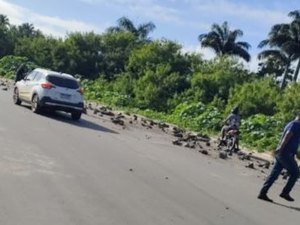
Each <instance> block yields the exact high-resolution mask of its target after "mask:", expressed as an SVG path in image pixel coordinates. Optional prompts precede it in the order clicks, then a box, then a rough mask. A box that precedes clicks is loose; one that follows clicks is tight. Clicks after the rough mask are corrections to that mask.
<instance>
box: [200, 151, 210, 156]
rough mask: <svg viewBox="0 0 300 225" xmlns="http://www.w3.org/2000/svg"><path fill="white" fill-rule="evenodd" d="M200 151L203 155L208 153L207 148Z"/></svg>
mask: <svg viewBox="0 0 300 225" xmlns="http://www.w3.org/2000/svg"><path fill="white" fill-rule="evenodd" d="M199 152H200V153H202V154H203V155H208V151H207V150H199Z"/></svg>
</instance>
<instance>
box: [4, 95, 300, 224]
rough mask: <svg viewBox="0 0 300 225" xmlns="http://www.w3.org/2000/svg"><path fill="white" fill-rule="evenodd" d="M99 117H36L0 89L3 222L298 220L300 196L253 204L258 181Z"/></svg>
mask: <svg viewBox="0 0 300 225" xmlns="http://www.w3.org/2000/svg"><path fill="white" fill-rule="evenodd" d="M169 139H170V137H168V136H167V135H164V134H162V133H150V131H147V130H146V129H138V128H134V127H131V128H128V129H122V128H121V127H119V126H118V125H114V124H111V123H110V122H109V121H107V122H106V121H105V120H104V119H100V120H99V119H96V118H92V117H88V116H83V119H82V120H81V122H79V123H78V122H73V121H72V120H71V119H70V118H69V116H66V115H63V114H55V115H36V114H33V113H32V112H31V111H30V109H29V108H28V107H26V106H15V105H13V104H12V99H11V92H10V91H8V92H5V91H2V90H0V180H1V184H0V224H3V225H99V224H101V225H102V224H103V225H123V224H128V225H169V224H177V225H194V224H195V225H199V224H201V225H208V224H211V225H213V224H214V225H218V224H220V225H221V224H222V225H227V224H228V225H232V224H238V225H256V224H257V225H261V224H263V225H268V224H272V225H276V224H278V225H279V224H280V225H282V224H298V222H299V215H300V189H299V185H298V184H297V187H296V189H295V191H294V192H293V196H294V197H295V198H296V199H297V200H298V201H296V202H295V203H288V202H286V201H284V200H282V199H280V198H279V197H278V193H279V191H280V188H281V187H282V183H283V181H282V180H281V179H280V180H279V182H278V184H276V185H275V186H274V189H272V191H271V193H270V197H273V198H274V200H275V201H276V204H270V203H266V202H263V201H260V200H257V199H256V195H257V192H258V189H259V188H260V186H261V184H262V177H260V178H259V177H258V175H259V173H258V172H257V171H254V170H250V169H247V168H245V167H244V166H243V165H237V164H234V163H233V161H232V160H231V161H230V160H227V161H225V160H221V159H213V158H212V157H209V156H205V155H202V154H199V153H197V152H196V151H190V150H186V149H184V148H182V147H176V146H172V145H170V144H169V143H170V140H169Z"/></svg>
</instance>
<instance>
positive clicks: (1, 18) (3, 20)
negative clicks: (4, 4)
mask: <svg viewBox="0 0 300 225" xmlns="http://www.w3.org/2000/svg"><path fill="white" fill-rule="evenodd" d="M0 26H4V27H7V26H9V19H8V17H7V16H5V15H3V14H0Z"/></svg>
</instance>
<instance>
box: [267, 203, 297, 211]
mask: <svg viewBox="0 0 300 225" xmlns="http://www.w3.org/2000/svg"><path fill="white" fill-rule="evenodd" d="M272 203H273V204H275V205H278V206H282V207H285V208H288V209H293V210H296V211H299V212H300V208H299V207H294V206H289V205H284V204H281V203H278V202H272Z"/></svg>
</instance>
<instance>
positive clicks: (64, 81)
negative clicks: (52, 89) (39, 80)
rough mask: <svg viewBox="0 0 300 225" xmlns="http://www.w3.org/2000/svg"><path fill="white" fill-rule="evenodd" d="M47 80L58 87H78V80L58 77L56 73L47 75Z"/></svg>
mask: <svg viewBox="0 0 300 225" xmlns="http://www.w3.org/2000/svg"><path fill="white" fill-rule="evenodd" d="M47 81H49V82H50V83H52V84H54V85H56V86H58V87H65V88H70V89H78V88H79V85H78V82H77V81H76V80H73V79H68V78H65V77H60V76H57V75H48V76H47Z"/></svg>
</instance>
